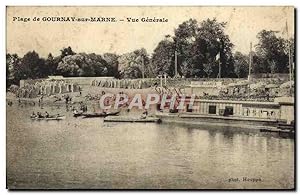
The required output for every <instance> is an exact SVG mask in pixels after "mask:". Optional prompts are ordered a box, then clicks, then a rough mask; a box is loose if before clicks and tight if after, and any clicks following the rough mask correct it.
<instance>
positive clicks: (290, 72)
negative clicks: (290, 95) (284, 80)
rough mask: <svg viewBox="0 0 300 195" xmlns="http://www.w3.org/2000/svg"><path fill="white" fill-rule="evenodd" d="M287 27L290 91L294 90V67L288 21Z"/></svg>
mask: <svg viewBox="0 0 300 195" xmlns="http://www.w3.org/2000/svg"><path fill="white" fill-rule="evenodd" d="M285 26H286V36H287V42H288V54H289V76H290V91H291V90H292V65H291V46H290V40H289V30H288V25H287V21H286V23H285Z"/></svg>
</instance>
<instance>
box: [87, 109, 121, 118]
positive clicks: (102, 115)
mask: <svg viewBox="0 0 300 195" xmlns="http://www.w3.org/2000/svg"><path fill="white" fill-rule="evenodd" d="M119 113H120V111H117V112H107V113H82V114H81V116H83V117H84V118H95V117H107V116H115V115H118V114H119Z"/></svg>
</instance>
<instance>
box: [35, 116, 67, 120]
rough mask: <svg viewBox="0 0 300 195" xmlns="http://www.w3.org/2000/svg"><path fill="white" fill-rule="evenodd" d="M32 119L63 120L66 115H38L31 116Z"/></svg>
mask: <svg viewBox="0 0 300 195" xmlns="http://www.w3.org/2000/svg"><path fill="white" fill-rule="evenodd" d="M30 118H31V119H32V120H47V121H48V120H63V119H66V117H65V116H49V117H37V116H30Z"/></svg>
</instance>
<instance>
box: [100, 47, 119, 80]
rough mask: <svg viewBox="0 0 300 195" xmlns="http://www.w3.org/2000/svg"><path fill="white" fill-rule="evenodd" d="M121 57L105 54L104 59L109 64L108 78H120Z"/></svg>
mask: <svg viewBox="0 0 300 195" xmlns="http://www.w3.org/2000/svg"><path fill="white" fill-rule="evenodd" d="M118 58H119V56H118V55H117V54H114V53H105V54H103V59H104V60H105V61H106V63H107V68H108V73H107V74H108V76H115V77H117V78H118V77H119V61H118Z"/></svg>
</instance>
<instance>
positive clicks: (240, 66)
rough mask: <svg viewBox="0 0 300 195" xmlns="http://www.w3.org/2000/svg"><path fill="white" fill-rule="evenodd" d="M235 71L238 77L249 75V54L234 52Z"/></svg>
mask: <svg viewBox="0 0 300 195" xmlns="http://www.w3.org/2000/svg"><path fill="white" fill-rule="evenodd" d="M234 72H235V74H236V75H237V76H238V78H241V77H247V75H248V73H249V63H248V56H246V55H244V54H242V53H241V52H236V53H235V54H234Z"/></svg>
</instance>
